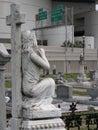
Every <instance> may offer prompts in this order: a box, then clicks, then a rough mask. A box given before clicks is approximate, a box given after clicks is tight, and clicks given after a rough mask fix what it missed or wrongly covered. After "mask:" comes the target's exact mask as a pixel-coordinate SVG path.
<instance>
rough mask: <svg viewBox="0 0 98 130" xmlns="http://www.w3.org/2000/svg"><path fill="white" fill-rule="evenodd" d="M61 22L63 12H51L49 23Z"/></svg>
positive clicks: (58, 10)
mask: <svg viewBox="0 0 98 130" xmlns="http://www.w3.org/2000/svg"><path fill="white" fill-rule="evenodd" d="M61 20H63V10H62V9H61V8H60V9H57V10H54V11H52V12H51V22H58V21H61Z"/></svg>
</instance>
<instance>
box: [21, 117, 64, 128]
mask: <svg viewBox="0 0 98 130" xmlns="http://www.w3.org/2000/svg"><path fill="white" fill-rule="evenodd" d="M21 130H65V128H64V122H63V121H62V120H61V119H60V118H53V119H43V120H33V121H30V120H26V121H23V122H22V128H21Z"/></svg>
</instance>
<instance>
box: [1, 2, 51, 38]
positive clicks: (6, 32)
mask: <svg viewBox="0 0 98 130" xmlns="http://www.w3.org/2000/svg"><path fill="white" fill-rule="evenodd" d="M11 3H17V4H19V5H20V10H21V13H24V14H26V23H25V24H24V25H23V26H22V30H28V29H32V28H34V26H35V14H37V13H38V9H39V8H45V9H46V10H50V9H51V1H50V0H0V38H10V27H8V26H6V16H7V15H9V14H10V4H11Z"/></svg>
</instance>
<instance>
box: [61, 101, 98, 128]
mask: <svg viewBox="0 0 98 130" xmlns="http://www.w3.org/2000/svg"><path fill="white" fill-rule="evenodd" d="M69 110H70V111H71V112H70V113H67V114H66V113H65V114H63V115H62V119H63V121H64V123H65V128H66V129H67V130H98V111H95V110H92V111H88V112H75V110H77V109H76V104H74V103H72V105H70V109H69Z"/></svg>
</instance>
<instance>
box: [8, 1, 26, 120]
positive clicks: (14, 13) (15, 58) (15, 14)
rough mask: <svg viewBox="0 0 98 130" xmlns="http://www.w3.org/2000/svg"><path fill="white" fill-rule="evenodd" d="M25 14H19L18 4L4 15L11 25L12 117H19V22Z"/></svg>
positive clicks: (20, 102)
mask: <svg viewBox="0 0 98 130" xmlns="http://www.w3.org/2000/svg"><path fill="white" fill-rule="evenodd" d="M24 19H25V15H24V14H20V6H19V5H16V4H12V5H11V15H10V16H7V17H6V23H7V25H8V26H11V76H12V117H13V118H15V119H16V118H18V117H21V109H22V94H21V24H23V23H24Z"/></svg>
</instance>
